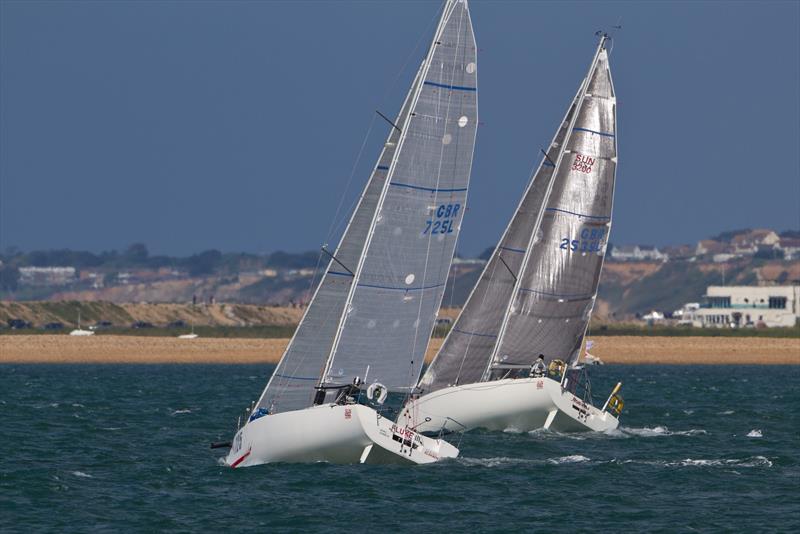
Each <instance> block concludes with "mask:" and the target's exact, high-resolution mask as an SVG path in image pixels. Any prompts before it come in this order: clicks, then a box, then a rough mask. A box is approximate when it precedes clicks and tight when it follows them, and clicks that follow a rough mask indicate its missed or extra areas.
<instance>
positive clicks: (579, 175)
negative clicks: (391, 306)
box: [398, 35, 622, 433]
mask: <svg viewBox="0 0 800 534" xmlns="http://www.w3.org/2000/svg"><path fill="white" fill-rule="evenodd" d="M607 42H608V37H607V36H605V35H603V36H602V37H601V39H600V43H599V45H598V48H597V51H596V53H595V55H594V59H593V60H592V63H591V66H590V68H589V72H588V74H587V76H586V78H585V79H584V80H583V82H582V83H581V86H580V89H579V90H578V93H577V95H576V96H575V98H574V100H573V101H572V103H571V105H570V107H569V110H568V111H567V114H566V116H565V117H564V120H563V121H562V123H561V126H560V127H559V130H558V131H557V133H556V135H555V137H554V138H553V141H552V142H551V144H550V147H549V149H548V151H547V152H546V153H545V158H544V159H543V160H542V162H541V164H540V166H539V168H538V170H537V172H536V173H535V175H534V177H533V179H532V180H531V182H530V184H529V185H528V188H527V190H526V192H525V194H524V196H523V198H522V200H521V202H520V204H519V206H518V208H517V211H516V212H515V214H514V216H513V218H512V219H511V222H510V223H509V225H508V227H507V228H506V230H505V232H504V234H503V237H502V239H501V240H500V242H499V244H498V246H497V247H496V249H495V250H494V253H493V255H492V257H491V258H490V260H489V262H488V263H487V265H486V268H485V269H484V271H483V273H482V274H481V277H480V279H479V281H478V283H477V285H476V286H475V288H474V289H473V291H472V293H471V294H470V297H469V299H468V301H467V303H466V305H465V307H464V309H463V310H462V312H461V314H460V316H459V317H458V319H457V321H456V322H455V324H454V325H453V328H452V330H451V331H450V333H449V334H448V336H447V338H446V339H445V341H444V343H443V344H442V347H441V349H440V350H439V352H438V354H437V355H436V357H435V359H434V360H433V362H432V363H431V365H430V367H429V368H428V369H427V371H426V372H425V374H424V376H423V377H422V379H421V380H420V382H419V385H418V390H417V392H418V394H419V395H420V396H419V397H417V398H416V399H413V400H412V401H410V402H409V403H407V405H406V407H405V408H404V409H403V411H402V413H401V415H400V417H399V418H398V423H400V424H403V425H409V426H411V427H412V428H415V429H417V430H418V431H420V432H428V433H431V432H439V431H441V430H445V431H462V430H468V429H471V428H477V427H482V428H488V429H491V430H504V429H509V428H511V429H516V430H519V431H530V430H534V429H538V428H546V429H552V430H558V431H573V430H587V429H589V430H598V431H603V430H608V429H613V428H615V427H616V426H617V425H618V424H619V422H618V415H619V411H620V410H621V407H622V399H621V397H620V396H619V388H620V386H621V385H620V384H617V387H616V388H614V391H613V392H612V393H611V395H610V396H609V397H608V400H607V401H606V403H605V405H603V406H602V407H601V408H598V407H595V406H594V405H593V404H592V401H591V389H590V386H589V384H588V377H587V376H586V375H585V370H584V368H583V366H582V365H580V363H579V359H580V349H581V343H582V341H583V339H584V336H585V333H586V329H587V326H588V322H589V318H590V316H591V312H592V308H593V306H594V302H595V299H596V297H597V286H598V282H599V278H600V271H601V269H602V265H603V258H604V256H605V251H606V244H607V240H608V233H609V230H610V228H611V210H612V203H613V192H614V177H615V172H616V167H617V144H616V98H615V93H614V86H613V83H612V79H611V72H610V70H609V63H608V51H607V50H606V44H607ZM539 355H543V356H544V362H543V363H544V365H541V364H540V366H541V368H544V367H545V365H547V364H549V365H548V367H549V369H548V370H545V371H544V372H539V373H536V375H537V376H534V374H535V373H534V372H533V365H534V364H535V363H536V362H537V360H538V359H539Z"/></svg>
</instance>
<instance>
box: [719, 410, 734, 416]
mask: <svg viewBox="0 0 800 534" xmlns="http://www.w3.org/2000/svg"><path fill="white" fill-rule="evenodd" d="M735 413H736V412H735V411H734V410H725V411H724V412H719V413H718V414H717V415H733V414H735Z"/></svg>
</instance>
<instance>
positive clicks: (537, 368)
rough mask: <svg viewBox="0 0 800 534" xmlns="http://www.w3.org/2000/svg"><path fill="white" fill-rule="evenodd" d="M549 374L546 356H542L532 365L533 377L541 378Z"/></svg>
mask: <svg viewBox="0 0 800 534" xmlns="http://www.w3.org/2000/svg"><path fill="white" fill-rule="evenodd" d="M546 372H547V366H546V365H545V364H544V354H540V355H539V358H538V359H537V360H536V362H535V363H534V364H533V365H531V376H532V377H534V378H540V377H542V376H544V375H545V373H546Z"/></svg>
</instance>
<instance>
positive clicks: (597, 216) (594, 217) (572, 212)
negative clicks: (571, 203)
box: [544, 208, 611, 220]
mask: <svg viewBox="0 0 800 534" xmlns="http://www.w3.org/2000/svg"><path fill="white" fill-rule="evenodd" d="M544 211H557V212H559V213H567V214H569V215H576V216H578V217H585V218H587V219H606V220H610V219H611V217H606V216H605V215H602V216H601V215H586V214H585V213H577V212H575V211H569V210H562V209H561V208H545V210H544Z"/></svg>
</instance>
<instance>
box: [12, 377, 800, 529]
mask: <svg viewBox="0 0 800 534" xmlns="http://www.w3.org/2000/svg"><path fill="white" fill-rule="evenodd" d="M271 370H272V368H271V367H269V366H221V365H216V366H199V365H198V366H183V365H164V366H155V365H153V366H124V365H114V366H90V365H52V366H51V365H37V366H23V365H3V366H0V429H1V430H2V438H0V439H2V441H0V443H2V448H1V449H0V531H24V532H28V531H42V530H47V531H98V530H99V531H152V530H167V529H169V530H173V531H199V530H204V531H214V530H230V529H233V530H250V531H260V532H276V531H300V530H303V531H309V530H312V529H314V530H323V529H324V530H326V531H340V530H344V529H348V530H357V531H360V530H365V529H370V530H379V531H397V530H401V529H403V530H412V531H416V532H418V531H420V530H422V529H428V530H433V531H445V530H450V531H452V530H455V529H467V528H469V529H473V530H477V531H484V530H496V531H520V532H523V531H534V530H539V531H546V532H552V531H588V530H592V531H600V530H603V531H605V530H611V529H614V530H621V531H643V530H647V531H678V532H680V531H694V530H701V531H704V532H707V531H730V530H737V531H740V530H746V529H753V530H756V531H785V532H790V531H794V532H797V531H798V530H800V452H799V451H798V445H800V393H799V392H798V385H800V380H798V379H799V378H800V368H798V367H711V366H693V367H689V366H685V367H684V366H606V367H603V368H599V369H597V370H596V371H597V372H596V373H595V376H594V387H595V391H596V392H597V393H598V396H601V395H600V392H602V393H603V394H605V393H606V392H607V391H608V390H609V389H610V387H611V385H612V383H613V381H614V379H616V378H620V379H622V380H623V382H624V383H625V386H624V389H623V392H624V394H625V399H626V402H627V405H626V412H625V413H624V416H623V419H622V421H623V423H622V427H621V429H620V430H618V431H615V432H613V433H611V434H607V435H605V434H600V435H597V434H583V435H557V434H552V433H541V432H534V433H514V432H513V431H508V432H474V433H469V434H466V435H465V436H464V437H463V440H462V441H461V450H462V457H461V458H459V459H457V460H455V461H449V462H445V463H440V464H436V465H432V466H418V467H408V466H337V465H326V464H315V465H270V466H260V467H255V468H248V469H239V470H231V469H227V468H224V467H221V466H220V465H219V463H218V458H219V456H221V455H222V451H212V450H210V449H209V448H208V444H209V442H210V441H213V440H220V439H225V440H227V439H230V437H231V434H232V431H233V428H234V426H235V418H236V415H237V414H238V413H239V412H240V409H241V408H243V407H244V405H246V404H247V403H248V402H249V401H250V400H252V399H253V398H254V397H256V396H257V395H258V393H260V391H261V388H262V387H263V385H264V382H265V378H266V375H267V374H268V373H269V372H271Z"/></svg>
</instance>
